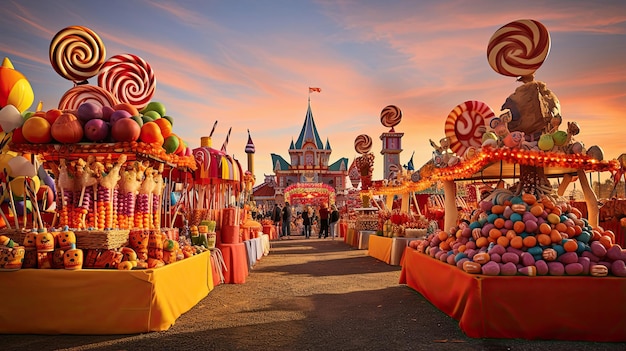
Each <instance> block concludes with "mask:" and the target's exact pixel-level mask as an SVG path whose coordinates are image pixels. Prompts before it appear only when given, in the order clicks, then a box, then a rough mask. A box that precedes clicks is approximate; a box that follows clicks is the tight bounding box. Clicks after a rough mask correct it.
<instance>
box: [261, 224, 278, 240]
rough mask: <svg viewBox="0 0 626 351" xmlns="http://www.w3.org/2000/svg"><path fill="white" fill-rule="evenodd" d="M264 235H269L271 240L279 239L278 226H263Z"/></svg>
mask: <svg viewBox="0 0 626 351" xmlns="http://www.w3.org/2000/svg"><path fill="white" fill-rule="evenodd" d="M263 234H267V235H269V236H270V240H276V239H278V234H277V233H276V226H273V225H264V226H263Z"/></svg>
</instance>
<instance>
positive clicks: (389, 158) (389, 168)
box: [380, 127, 404, 179]
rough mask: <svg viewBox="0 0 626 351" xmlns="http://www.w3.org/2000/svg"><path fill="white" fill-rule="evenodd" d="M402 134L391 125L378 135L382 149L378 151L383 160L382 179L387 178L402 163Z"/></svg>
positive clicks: (396, 170)
mask: <svg viewBox="0 0 626 351" xmlns="http://www.w3.org/2000/svg"><path fill="white" fill-rule="evenodd" d="M402 136H404V133H397V132H396V131H395V129H394V128H393V127H392V128H391V130H390V131H389V132H387V133H383V134H381V135H380V140H382V142H383V149H382V150H381V151H380V154H381V155H383V160H384V168H383V178H384V179H389V178H390V175H393V174H395V173H396V172H398V171H399V170H401V169H402V165H401V164H400V152H402ZM391 178H394V177H391Z"/></svg>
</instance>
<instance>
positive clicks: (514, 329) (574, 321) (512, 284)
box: [400, 248, 626, 342]
mask: <svg viewBox="0 0 626 351" xmlns="http://www.w3.org/2000/svg"><path fill="white" fill-rule="evenodd" d="M400 284H407V285H408V286H409V287H411V288H413V289H415V290H416V291H418V292H419V293H421V294H422V295H423V296H424V297H425V298H426V299H428V300H429V301H430V302H431V303H432V304H433V305H435V306H436V307H437V308H439V309H440V310H441V311H442V312H444V313H446V314H447V315H449V316H450V317H452V318H454V319H456V320H458V321H459V327H460V328H461V330H462V331H463V332H464V333H465V334H466V335H467V336H469V337H472V338H507V339H513V338H521V339H529V340H534V339H544V340H580V341H603V342H624V341H626V299H624V296H626V279H624V278H618V277H603V278H595V277H590V276H573V277H567V276H563V277H554V276H542V277H526V276H509V277H507V276H495V277H492V276H484V275H473V274H468V273H465V272H463V271H462V270H460V269H458V268H457V267H456V266H451V265H448V264H445V263H443V262H440V261H437V260H435V259H433V258H431V257H429V256H427V255H425V254H422V253H419V252H417V251H415V250H414V249H412V248H406V249H405V253H404V262H403V266H402V272H401V275H400Z"/></svg>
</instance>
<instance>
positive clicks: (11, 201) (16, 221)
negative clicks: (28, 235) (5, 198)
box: [8, 185, 20, 229]
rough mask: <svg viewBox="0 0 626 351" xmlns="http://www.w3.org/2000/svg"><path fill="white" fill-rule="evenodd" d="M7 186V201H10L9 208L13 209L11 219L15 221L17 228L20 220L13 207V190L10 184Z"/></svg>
mask: <svg viewBox="0 0 626 351" xmlns="http://www.w3.org/2000/svg"><path fill="white" fill-rule="evenodd" d="M8 188H9V202H10V203H11V210H12V211H13V221H14V222H15V228H16V229H19V228H20V222H19V219H18V218H17V210H16V209H15V200H14V199H13V190H11V186H10V185H9V186H8Z"/></svg>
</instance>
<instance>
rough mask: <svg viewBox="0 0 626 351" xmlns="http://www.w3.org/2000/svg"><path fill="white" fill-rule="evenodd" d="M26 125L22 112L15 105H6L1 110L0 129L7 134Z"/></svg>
mask: <svg viewBox="0 0 626 351" xmlns="http://www.w3.org/2000/svg"><path fill="white" fill-rule="evenodd" d="M22 124H24V119H23V118H22V115H21V114H20V111H18V110H17V108H15V106H13V105H6V106H4V107H3V108H2V109H1V110H0V127H2V130H4V131H5V132H11V131H13V130H14V129H15V128H17V127H21V126H22Z"/></svg>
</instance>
